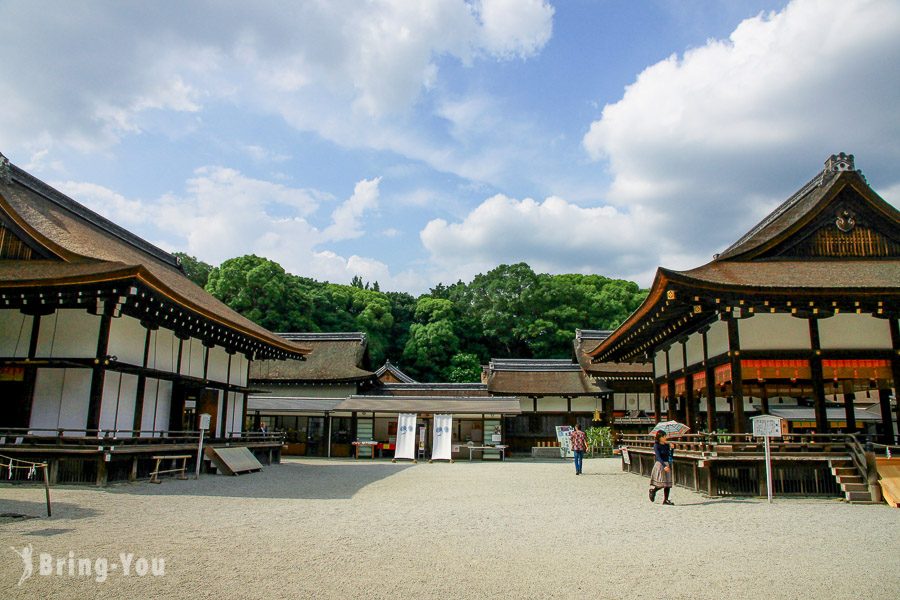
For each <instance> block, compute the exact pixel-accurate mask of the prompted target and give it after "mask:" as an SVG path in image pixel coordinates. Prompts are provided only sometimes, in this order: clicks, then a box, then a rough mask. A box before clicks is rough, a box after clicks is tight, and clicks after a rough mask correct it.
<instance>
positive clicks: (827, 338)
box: [819, 314, 893, 350]
mask: <svg viewBox="0 0 900 600" xmlns="http://www.w3.org/2000/svg"><path fill="white" fill-rule="evenodd" d="M819 343H820V344H821V346H822V348H826V349H832V348H840V349H844V350H862V349H873V350H890V349H891V347H892V345H893V344H892V342H891V329H890V323H889V322H888V320H887V319H876V318H875V317H873V316H871V315H857V314H838V315H835V316H833V317H829V318H828V319H819Z"/></svg>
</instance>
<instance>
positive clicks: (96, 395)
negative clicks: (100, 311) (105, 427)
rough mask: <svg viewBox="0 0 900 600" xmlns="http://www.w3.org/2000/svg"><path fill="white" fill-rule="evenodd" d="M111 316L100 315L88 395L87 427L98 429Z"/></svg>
mask: <svg viewBox="0 0 900 600" xmlns="http://www.w3.org/2000/svg"><path fill="white" fill-rule="evenodd" d="M111 324H112V316H110V315H108V314H104V315H102V316H101V317H100V333H99V334H98V335H97V352H96V354H95V355H94V368H93V372H92V373H91V392H90V396H88V398H89V401H88V411H87V423H86V424H85V428H87V429H100V404H101V402H103V381H104V379H105V377H106V365H105V364H104V363H105V358H106V353H107V349H108V348H109V328H110V325H111ZM104 466H105V465H104Z"/></svg>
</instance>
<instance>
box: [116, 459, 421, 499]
mask: <svg viewBox="0 0 900 600" xmlns="http://www.w3.org/2000/svg"><path fill="white" fill-rule="evenodd" d="M412 466H413V465H412V464H409V463H404V464H399V463H398V464H392V463H375V464H371V463H370V464H353V463H346V462H340V463H335V462H330V461H325V460H322V461H313V460H310V461H303V462H299V461H297V462H295V461H286V462H283V463H281V464H280V465H269V466H266V467H264V468H263V470H262V471H261V472H259V473H248V474H245V475H237V476H233V477H229V476H227V475H201V476H200V479H199V480H195V479H193V477H192V478H191V479H188V480H187V481H179V480H176V479H163V482H162V483H161V484H152V483H148V482H146V481H143V482H137V483H131V484H123V485H116V486H111V487H108V488H106V490H105V491H106V492H109V493H113V494H139V495H147V496H213V497H215V496H218V497H223V498H284V499H294V500H297V499H310V500H317V499H321V500H338V499H349V498H352V497H353V496H354V495H355V494H356V493H357V492H359V490H361V489H362V488H364V487H366V486H367V485H370V484H372V483H375V482H376V481H380V480H382V479H386V478H388V477H390V476H392V475H396V474H397V473H399V472H401V471H404V470H406V469H408V468H410V467H412Z"/></svg>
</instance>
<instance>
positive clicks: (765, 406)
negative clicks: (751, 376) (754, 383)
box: [759, 381, 769, 415]
mask: <svg viewBox="0 0 900 600" xmlns="http://www.w3.org/2000/svg"><path fill="white" fill-rule="evenodd" d="M759 398H760V400H761V402H762V414H764V415H767V414H769V388H767V387H766V382H765V381H761V382H760V384H759Z"/></svg>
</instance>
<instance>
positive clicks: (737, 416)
mask: <svg viewBox="0 0 900 600" xmlns="http://www.w3.org/2000/svg"><path fill="white" fill-rule="evenodd" d="M728 354H729V355H730V357H731V410H732V411H733V413H734V427H733V429H734V433H744V430H745V426H744V374H743V372H742V369H741V340H740V334H739V331H738V322H737V320H736V319H733V318H729V319H728Z"/></svg>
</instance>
